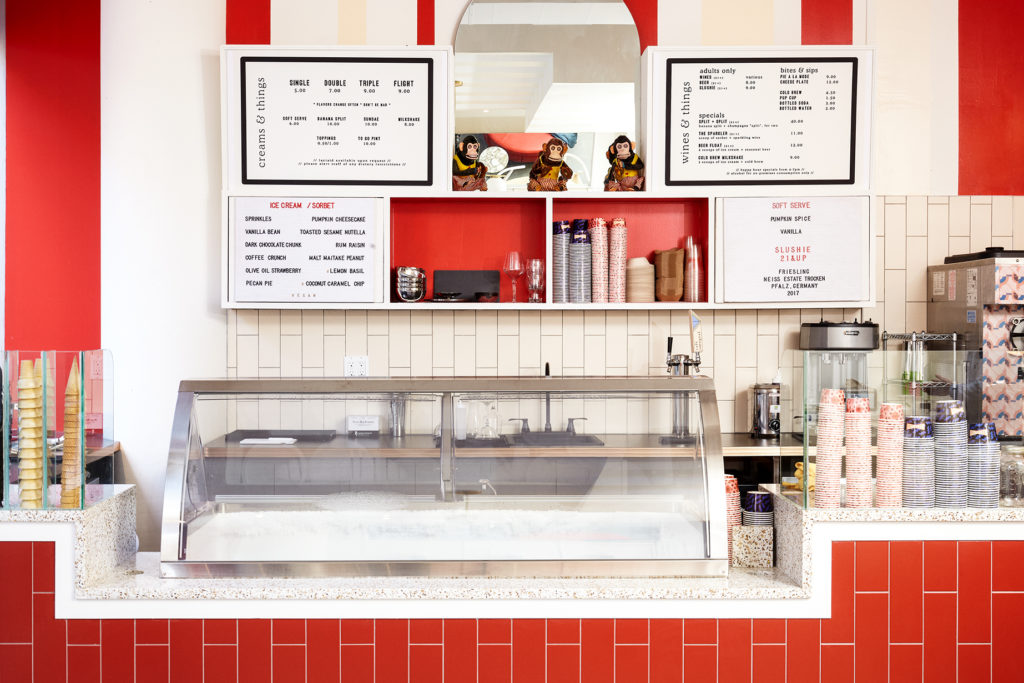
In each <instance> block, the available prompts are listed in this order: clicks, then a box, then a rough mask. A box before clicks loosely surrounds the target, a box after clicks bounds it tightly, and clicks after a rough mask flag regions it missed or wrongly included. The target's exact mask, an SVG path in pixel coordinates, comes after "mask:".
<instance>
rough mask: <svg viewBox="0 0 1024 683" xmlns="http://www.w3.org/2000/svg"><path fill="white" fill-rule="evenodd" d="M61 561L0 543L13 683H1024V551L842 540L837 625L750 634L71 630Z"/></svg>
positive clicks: (622, 625) (2, 650) (461, 625)
mask: <svg viewBox="0 0 1024 683" xmlns="http://www.w3.org/2000/svg"><path fill="white" fill-rule="evenodd" d="M53 550H54V548H53V543H27V542H26V543H20V542H4V543H0V610H2V612H0V614H2V618H0V681H2V682H3V683H21V682H22V681H34V682H36V683H59V682H62V681H67V682H69V683H90V682H93V681H104V682H107V681H111V682H113V681H119V682H120V681H139V682H140V683H141V682H143V681H145V682H149V681H160V682H161V683H168V682H169V681H170V682H177V681H185V682H189V683H192V682H198V681H207V682H211V683H212V682H216V683H223V682H225V681H239V682H241V683H260V682H268V683H269V682H271V681H272V682H273V683H283V682H285V681H309V682H310V683H319V682H320V681H341V682H343V683H350V682H365V683H371V682H376V683H392V682H395V681H409V682H410V683H432V682H434V681H437V682H438V683H440V682H442V681H443V682H444V683H463V682H476V681H479V683H502V682H505V683H508V682H511V683H543V682H545V681H547V682H548V683H556V682H557V683H567V682H568V683H572V682H580V683H591V682H594V683H598V682H600V683H624V682H628V683H642V682H643V681H651V682H652V683H660V682H662V681H666V682H667V681H673V682H676V683H678V681H680V680H684V681H700V682H702V683H703V682H705V681H719V682H720V683H727V682H731V681H744V682H753V681H756V682H757V683H765V682H769V681H788V683H800V682H801V681H827V682H828V683H841V682H843V681H871V682H872V683H875V682H878V681H886V680H888V681H893V682H899V683H904V682H906V681H923V682H926V683H940V682H942V681H958V680H959V681H961V682H967V681H989V680H1000V681H1019V680H1024V668H1022V665H1021V663H1020V647H1021V642H1022V637H1024V627H1022V626H1021V623H1022V615H1024V571H1022V568H1024V541H995V542H987V541H960V542H957V541H949V542H945V541H925V542H920V541H893V542H882V541H871V542H863V541H857V542H842V543H838V542H837V543H834V544H833V548H832V585H833V593H832V618H831V619H753V620H751V619H719V620H715V619H650V620H648V619H548V620H541V619H536V620H535V619H511V620H509V619H475V620H474V619H444V620H441V619H435V620H431V619H412V620H407V619H379V620H368V619H351V620H345V619H342V620H338V619H315V620H314V619H309V620H291V619H273V620H269V619H268V620H249V619H239V620H235V619H206V620H202V619H195V620H176V619H171V620H168V619H153V620H142V619H138V620H127V619H126V620H66V621H65V620H55V619H54V618H53V614H54V611H53V601H54V595H53V589H54V584H53V577H54V570H53ZM484 611H486V607H485V606H484V605H481V612H484Z"/></svg>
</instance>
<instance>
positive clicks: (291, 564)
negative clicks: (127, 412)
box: [161, 377, 727, 576]
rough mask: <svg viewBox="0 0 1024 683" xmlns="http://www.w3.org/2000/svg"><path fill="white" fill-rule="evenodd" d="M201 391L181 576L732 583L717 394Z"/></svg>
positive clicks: (578, 386) (439, 386) (445, 383)
mask: <svg viewBox="0 0 1024 683" xmlns="http://www.w3.org/2000/svg"><path fill="white" fill-rule="evenodd" d="M243 384H247V385H248V386H251V387H263V390H262V391H256V390H246V389H245V388H244V387H243V386H242V385H243ZM645 384H646V385H650V387H654V389H647V390H645V389H644V386H643V385H645ZM360 385H361V386H363V387H365V391H358V390H356V389H355V388H354V387H358V386H360ZM591 385H593V389H592V390H588V387H590V386H591ZM182 386H183V388H182V390H181V391H180V392H179V399H178V405H177V409H176V413H175V423H174V431H173V437H172V442H171V449H170V454H169V457H168V475H167V488H166V491H165V498H164V528H163V537H162V546H161V567H162V571H163V573H164V575H165V576H198V575H206V576H209V575H215V576H243V575H244V576H249V575H261V576H263V575H279V576H296V575H300V576H313V575H328V574H336V575H420V574H429V575H441V576H448V575H496V576H512V575H514V576H536V575H543V576H552V575H554V576H558V575H577V576H579V575H590V576H643V575H694V574H698V575H723V574H725V573H726V571H727V560H726V548H727V543H726V528H725V524H724V517H725V487H724V480H723V473H722V460H721V440H720V434H719V431H718V416H717V403H716V401H715V396H714V389H713V384H712V381H711V380H710V379H709V378H693V377H679V378H672V379H670V378H594V379H588V378H571V379H570V378H558V379H553V378H550V379H548V380H545V379H543V378H536V379H533V378H531V379H523V378H465V379H463V378H432V379H427V378H412V379H409V378H406V379H400V378H396V379H377V378H370V379H366V380H363V381H352V380H331V379H323V380H222V381H220V380H209V381H203V380H197V381H192V382H183V383H182ZM204 386H206V387H210V388H211V389H213V388H215V389H216V390H207V391H204V390H203V387H204ZM330 387H338V388H337V389H335V390H331V389H330ZM498 387H502V388H501V389H499V388H498ZM670 388H675V389H676V390H674V391H670V390H667V389H670ZM549 425H550V429H546V427H548V426H549Z"/></svg>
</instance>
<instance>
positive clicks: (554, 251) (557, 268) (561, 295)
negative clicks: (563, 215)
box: [551, 221, 570, 304]
mask: <svg viewBox="0 0 1024 683" xmlns="http://www.w3.org/2000/svg"><path fill="white" fill-rule="evenodd" d="M551 225H552V240H551V300H552V301H553V302H554V303H556V304H564V303H566V302H568V301H569V228H570V223H569V221H555V222H554V223H552V224H551Z"/></svg>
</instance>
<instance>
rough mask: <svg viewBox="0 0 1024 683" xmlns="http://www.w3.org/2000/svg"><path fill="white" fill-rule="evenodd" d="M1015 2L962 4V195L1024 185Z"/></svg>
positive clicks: (1022, 22)
mask: <svg viewBox="0 0 1024 683" xmlns="http://www.w3.org/2000/svg"><path fill="white" fill-rule="evenodd" d="M1022 26H1024V4H1022V3H1020V2H1019V0H992V1H991V2H982V3H970V2H961V3H960V39H959V43H960V55H959V59H960V188H959V193H960V194H1020V193H1021V192H1022V191H1024V190H1022V188H1024V52H1021V50H1020V31H1021V27H1022Z"/></svg>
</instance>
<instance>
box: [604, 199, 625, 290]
mask: <svg viewBox="0 0 1024 683" xmlns="http://www.w3.org/2000/svg"><path fill="white" fill-rule="evenodd" d="M626 237H627V236H626V219H625V218H613V219H612V228H611V230H610V231H609V235H608V301H610V302H611V303H613V304H622V303H625V302H626V241H627V240H626Z"/></svg>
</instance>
